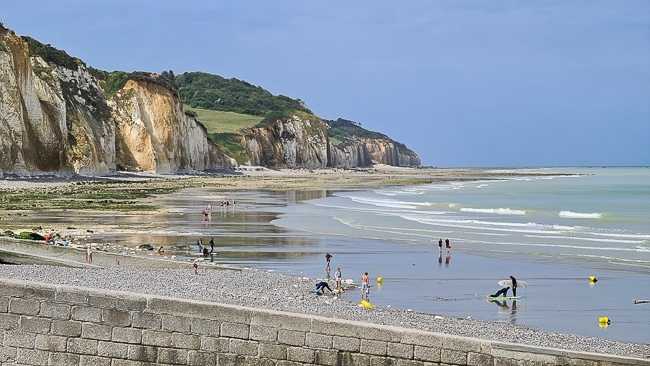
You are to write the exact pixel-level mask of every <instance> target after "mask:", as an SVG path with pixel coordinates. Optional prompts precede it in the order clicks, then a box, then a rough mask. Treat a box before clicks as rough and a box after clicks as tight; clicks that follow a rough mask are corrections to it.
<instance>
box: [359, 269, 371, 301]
mask: <svg viewBox="0 0 650 366" xmlns="http://www.w3.org/2000/svg"><path fill="white" fill-rule="evenodd" d="M368 294H370V281H369V280H368V272H365V273H364V274H363V275H362V276H361V300H363V297H364V295H365V297H366V300H367V299H368Z"/></svg>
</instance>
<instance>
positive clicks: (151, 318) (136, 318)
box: [132, 312, 162, 330]
mask: <svg viewBox="0 0 650 366" xmlns="http://www.w3.org/2000/svg"><path fill="white" fill-rule="evenodd" d="M132 322H133V323H132V326H133V327H135V328H144V329H154V330H155V329H162V316H161V315H159V314H151V313H139V312H134V313H133V319H132Z"/></svg>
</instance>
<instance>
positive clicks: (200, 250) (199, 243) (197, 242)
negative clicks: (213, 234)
mask: <svg viewBox="0 0 650 366" xmlns="http://www.w3.org/2000/svg"><path fill="white" fill-rule="evenodd" d="M196 246H198V247H199V253H203V238H199V240H197V241H196Z"/></svg>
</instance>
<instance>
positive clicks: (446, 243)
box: [445, 239, 451, 252]
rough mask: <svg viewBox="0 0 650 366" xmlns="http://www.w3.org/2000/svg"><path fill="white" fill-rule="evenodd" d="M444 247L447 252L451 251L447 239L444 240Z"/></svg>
mask: <svg viewBox="0 0 650 366" xmlns="http://www.w3.org/2000/svg"><path fill="white" fill-rule="evenodd" d="M445 247H447V252H449V249H451V244H449V239H445Z"/></svg>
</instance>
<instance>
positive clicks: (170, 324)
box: [161, 315, 192, 333]
mask: <svg viewBox="0 0 650 366" xmlns="http://www.w3.org/2000/svg"><path fill="white" fill-rule="evenodd" d="M161 318H162V327H161V329H162V330H168V331H171V332H180V333H189V332H190V330H191V324H192V323H191V321H190V318H187V317H184V316H174V315H163V316H162V317H161Z"/></svg>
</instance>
